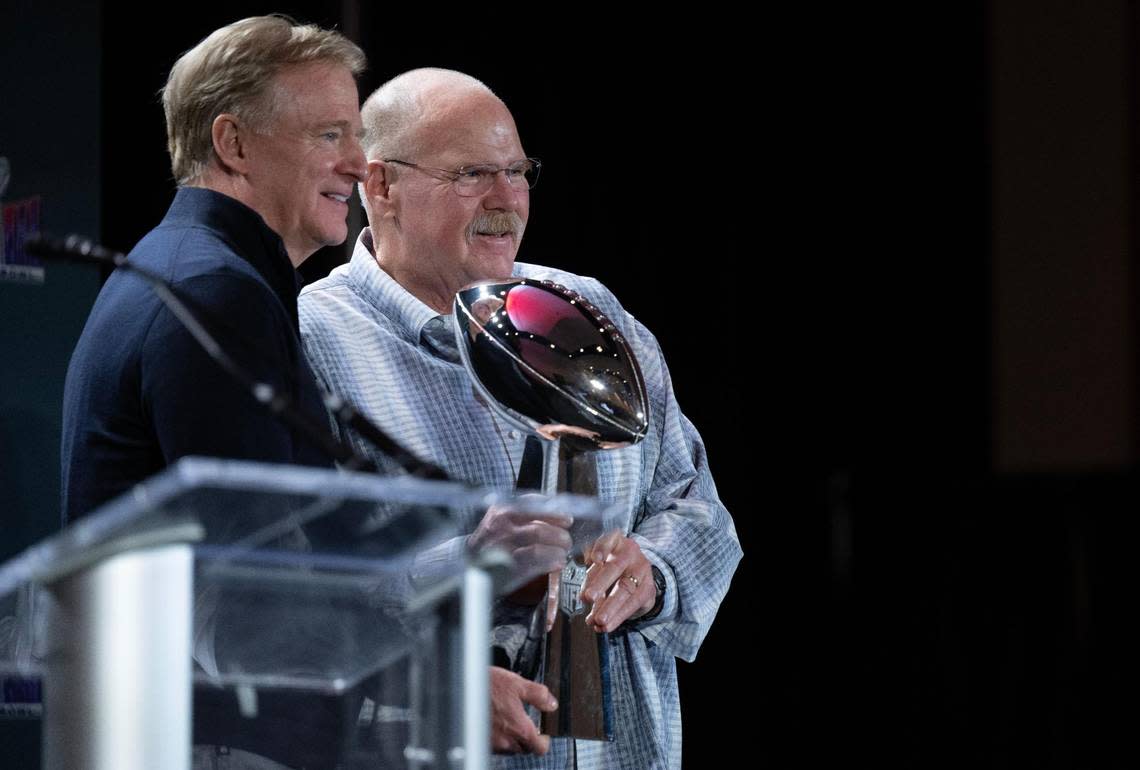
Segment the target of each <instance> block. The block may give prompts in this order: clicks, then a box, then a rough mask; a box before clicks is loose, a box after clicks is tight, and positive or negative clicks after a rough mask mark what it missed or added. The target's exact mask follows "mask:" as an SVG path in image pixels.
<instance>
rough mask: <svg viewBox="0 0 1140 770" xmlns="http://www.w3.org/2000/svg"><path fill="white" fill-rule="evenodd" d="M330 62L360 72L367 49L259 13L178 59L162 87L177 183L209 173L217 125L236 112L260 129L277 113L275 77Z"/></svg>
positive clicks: (323, 31) (335, 35)
mask: <svg viewBox="0 0 1140 770" xmlns="http://www.w3.org/2000/svg"><path fill="white" fill-rule="evenodd" d="M310 62H328V63H332V64H339V65H342V66H344V67H345V68H347V69H348V70H349V71H350V72H352V74H353V75H354V76H358V75H360V73H361V72H363V71H364V68H365V66H366V59H365V56H364V52H363V51H361V50H360V48H359V46H357V45H356V44H355V43H353V42H352V41H351V40H349V39H348V38H346V37H345V36H344V35H342V34H341V33H339V32H336V31H335V30H327V29H321V28H320V27H318V26H316V25H313V24H303V25H302V24H297V23H296V22H294V21H293V20H292V19H289V18H287V17H284V16H254V17H251V18H248V19H242V20H241V21H235V22H234V23H233V24H230V25H228V26H225V27H222V28H221V29H219V30H216V31H214V32H212V33H210V35H209V36H207V37H206V38H205V39H204V40H202V42H200V43H198V45H196V46H194V47H193V48H191V49H190V50H189V51H187V52H186V53H184V54H182V56H181V57H179V59H178V61H177V62H175V63H174V66H173V67H172V68H171V70H170V77H169V78H167V80H166V86H165V87H163V89H162V107H163V109H164V111H165V112H166V145H167V150H168V151H169V152H170V167H171V170H172V171H173V172H174V178H175V179H176V180H177V181H178V184H180V185H184V184H189V183H191V182H193V181H195V180H197V179H198V178H199V177H201V176H202V174H203V173H204V172H205V170H206V167H207V165H208V164H209V162H210V160H211V159H212V158H213V156H214V141H213V135H212V130H213V123H214V119H215V118H216V117H217V116H218V115H221V114H224V113H230V114H233V115H235V116H237V117H238V119H240V120H242V121H243V122H245V123H247V124H249V125H250V126H251V127H252V128H254V129H255V130H257V129H263V128H265V127H266V126H267V125H269V123H270V122H271V121H272V119H273V118H274V116H275V115H276V110H277V99H276V98H275V97H276V93H275V91H276V89H274V88H273V87H272V86H273V78H274V76H276V75H277V73H279V72H280V71H281V70H282V69H283V68H285V67H288V66H290V65H294V64H307V63H310Z"/></svg>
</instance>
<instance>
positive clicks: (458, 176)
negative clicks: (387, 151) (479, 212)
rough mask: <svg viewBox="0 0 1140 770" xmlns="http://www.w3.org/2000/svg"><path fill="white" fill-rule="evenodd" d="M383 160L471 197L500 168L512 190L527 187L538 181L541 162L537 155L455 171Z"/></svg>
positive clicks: (487, 187)
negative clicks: (423, 175) (447, 184)
mask: <svg viewBox="0 0 1140 770" xmlns="http://www.w3.org/2000/svg"><path fill="white" fill-rule="evenodd" d="M384 162H385V163H398V164H400V165H401V166H407V167H409V168H414V169H415V170H416V171H420V172H422V173H424V174H427V175H428V176H430V177H434V178H436V179H441V180H443V181H445V182H451V183H452V184H453V185H455V192H456V193H457V194H459V195H463V196H468V197H474V196H476V195H482V194H483V193H485V192H487V191H488V190H490V189H491V186H492V185H493V184H494V183H495V175H496V174H498V173H499V172H500V171H502V172H503V174H504V175H506V178H507V182H508V183H509V184H510V185H511V187H513V188H514V189H516V190H530V189H531V188H533V187H534V186H535V184H536V183H537V182H538V172H539V169H541V168H542V163H541V162H540V161H539V160H538V158H525V159H523V160H520V161H516V162H515V163H512V164H511V165H509V166H490V165H477V166H463V167H462V168H457V169H455V170H453V171H452V170H448V169H445V168H432V167H431V166H421V165H419V164H418V163H409V162H408V161H406V160H398V159H396V158H384Z"/></svg>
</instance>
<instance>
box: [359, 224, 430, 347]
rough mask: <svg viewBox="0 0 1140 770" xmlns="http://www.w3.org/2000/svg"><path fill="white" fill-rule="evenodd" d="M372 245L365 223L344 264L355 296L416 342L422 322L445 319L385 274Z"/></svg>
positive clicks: (369, 232) (370, 235) (422, 326)
mask: <svg viewBox="0 0 1140 770" xmlns="http://www.w3.org/2000/svg"><path fill="white" fill-rule="evenodd" d="M372 249H373V246H372V231H371V230H370V229H369V228H367V227H366V228H364V229H363V230H361V231H360V237H359V238H357V239H356V248H354V249H353V251H352V259H351V261H350V262H349V265H348V279H349V281H350V282H351V283H352V285H353V288H354V289H355V290H356V293H357V294H358V295H359V296H361V297H363V298H364V299H365V300H367V301H368V302H369V303H371V304H372V306H373V307H375V308H376V310H377V311H378V312H380V313H381V314H383V315H384V316H386V317H387V318H389V319H391V320H392V321H393V322H394V323H395V325H396V327H397V328H398V329H399V331H400V333H401V334H402V335H403V336H404V337H405V338H407V339H408V340H409V341H411V342H413V343H416V344H419V342H420V334H421V332H422V331H423V328H424V325H426V324H427V323H428V322H429V321H431V320H432V319H434V318H444V320H445V321H446V320H447V319H446V317H444V316H441V315H440V314H439V313H437V312H436V311H435V310H434V309H433V308H431V307H428V306H427V305H425V304H424V303H423V302H421V301H420V300H419V299H417V298H416V296H415V295H413V294H412V293H411V292H409V291H408V290H407V289H405V288H404V287H403V286H401V285H400V284H399V283H397V282H396V279H394V278H393V277H392V276H390V275H388V273H387V272H385V271H384V269H383V268H381V267H380V264H379V263H378V262H377V261H376V257H375V256H374V255H373V253H372Z"/></svg>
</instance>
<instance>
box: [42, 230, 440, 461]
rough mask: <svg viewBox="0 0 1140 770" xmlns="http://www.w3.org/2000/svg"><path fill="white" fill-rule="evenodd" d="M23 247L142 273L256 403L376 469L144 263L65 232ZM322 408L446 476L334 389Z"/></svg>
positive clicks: (341, 455)
mask: <svg viewBox="0 0 1140 770" xmlns="http://www.w3.org/2000/svg"><path fill="white" fill-rule="evenodd" d="M24 249H25V251H27V253H29V254H34V255H35V256H37V257H39V258H40V259H43V260H48V261H52V260H57V261H65V262H78V263H82V264H97V265H103V266H106V265H110V266H111V267H114V268H122V269H124V270H130V271H131V272H133V273H135V274H136V275H138V276H140V277H142V278H143V279H144V280H145V281H146V282H147V283H148V284H150V286H151V288H152V289H153V290H154V293H155V294H156V295H158V298H159V299H160V300H162V303H163V304H164V305H166V307H167V309H168V310H170V312H171V314H172V315H173V316H174V317H175V318H177V319H178V321H179V322H180V323H181V324H182V326H183V327H185V329H186V331H188V332H190V336H192V337H193V338H194V339H195V340H196V341H197V342H198V344H199V345H201V346H202V349H203V350H205V351H206V353H207V354H208V355H209V356H210V358H211V359H213V360H214V361H215V362H216V363H217V364H218V365H219V366H221V367H222V368H223V369H224V370H226V371H227V372H228V373H229V374H230V375H231V376H232V377H233V378H234V379H236V380H237V381H238V382H239V383H241V384H242V385H243V386H244V387H245V388H246V390H248V391H249V393H250V394H251V395H252V396H253V398H254V400H256V401H257V402H258V403H259V404H261V405H262V406H264V407H265V408H266V409H268V410H269V411H270V413H272V414H273V415H275V416H276V417H278V418H279V419H281V420H282V421H283V422H285V423H286V424H287V425H289V426H290V427H291V428H294V429H296V430H298V431H300V432H301V433H302V434H303V435H304V436H305V437H306V438H308V439H309V440H310V441H312V442H313V443H314V444H316V445H317V446H319V447H320V448H321V449H322V450H324V451H325V452H326V453H327V454H328V455H329V456H330V457H332V458H333V459H334V460H336V461H337V462H338V463H340V464H341V465H343V466H345V467H346V468H348V469H350V470H366V471H373V472H376V471H377V470H378V468H377V467H376V464H375V463H373V462H372V461H371V460H369V459H368V458H367V457H364V456H363V455H361V454H360V453H359V452H357V451H356V450H355V449H354V448H353V447H352V445H351V444H350V443H348V442H346V441H341V440H340V439H338V438H337V437H336V436H334V435H333V434H332V433H330V432H329V430H328V428H327V426H326V425H324V424H321V423H320V422H318V421H317V420H314V419H312V418H311V417H309V415H307V414H305V413H304V412H302V411H301V410H300V409H298V408H297V407H296V405H295V404H294V403H293V399H292V398H291V397H290V396H289V395H288V394H287V393H282V392H280V391H278V390H277V389H276V388H274V387H273V386H272V385H270V384H269V383H267V382H260V381H259V380H257V379H256V378H254V377H253V376H252V375H251V374H250V373H249V372H248V371H246V369H245V368H244V367H242V366H241V365H239V364H238V363H237V361H235V360H234V359H233V358H231V357H230V355H229V354H228V353H226V351H225V349H224V348H223V347H222V346H221V345H220V344H219V343H218V341H217V340H216V339H214V337H213V335H211V334H210V333H209V332H208V331H207V330H206V328H205V327H204V326H203V325H202V324H201V323H200V322H199V321H198V318H197V317H196V316H195V315H194V314H193V313H192V312H191V311H190V309H189V308H188V307H186V305H185V303H183V302H182V300H181V299H179V298H178V295H177V294H176V293H175V292H174V287H173V286H171V285H170V284H169V283H167V281H166V279H164V278H163V277H162V276H160V275H158V274H157V273H153V272H151V271H150V270H147V269H146V268H142V267H139V266H138V265H136V264H134V263H132V262H131V261H130V260H128V259H127V255H126V254H123V253H122V252H118V251H113V250H111V249H108V248H106V247H103V246H100V245H99V244H97V243H95V242H93V241H91V240H89V239H87V238H83V237H82V236H79V235H69V236H67V237H66V238H56V237H52V236H50V235H48V234H46V233H34V234H32V235H31V236H30V237H29V238H28V239H27V241H25V243H24ZM322 398H323V400H324V404H325V407H326V408H327V409H328V410H329V411H330V412H331V413H332V414H333V416H334V417H335V418H336V420H337V422H338V423H339V424H340V425H341V426H342V427H345V428H348V429H352V430H355V431H356V432H357V433H359V434H360V435H361V436H363V437H364V438H365V440H367V441H368V442H369V443H371V444H372V445H373V446H375V447H376V448H377V449H379V450H380V451H381V452H383V453H384V454H386V455H388V456H389V457H391V458H392V459H393V460H395V461H396V463H397V464H398V465H399V466H400V467H401V468H403V469H404V470H405V471H407V472H408V473H410V474H411V475H413V476H418V477H420V478H428V479H437V480H440V481H447V480H449V477H448V475H447V473H445V472H444V470H443V469H442V468H440V467H439V466H437V465H434V464H432V463H429V462H427V461H425V460H421V459H420V458H418V457H416V456H415V455H414V454H412V453H411V452H410V451H408V450H407V449H405V448H404V447H402V446H400V445H399V444H398V443H397V442H396V441H395V440H394V439H393V438H391V437H390V436H389V435H388V434H386V433H384V431H382V430H381V429H380V428H379V427H378V426H377V425H375V424H374V423H373V422H371V421H370V420H368V419H367V418H366V417H364V416H363V415H362V414H360V412H359V411H357V410H356V409H355V408H353V407H352V406H351V405H350V404H349V403H348V402H347V401H345V400H344V399H343V398H341V397H340V396H337V395H336V394H333V393H323V392H322Z"/></svg>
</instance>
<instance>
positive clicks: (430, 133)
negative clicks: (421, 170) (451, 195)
mask: <svg viewBox="0 0 1140 770" xmlns="http://www.w3.org/2000/svg"><path fill="white" fill-rule="evenodd" d="M425 107H426V109H425V110H424V113H423V120H422V122H421V124H420V128H419V130H418V132H417V136H416V144H417V145H418V148H419V151H420V154H421V157H422V158H423V160H421V162H424V163H427V162H434V163H439V164H441V165H445V166H450V165H466V164H471V163H497V164H507V163H510V162H512V161H515V160H520V159H522V158H524V157H526V155H525V153H524V152H523V147H522V140H521V139H519V134H518V128H517V127H516V126H515V120H514V118H513V117H512V116H511V112H510V110H508V109H507V107H506V105H505V104H503V103H502V102H501V101H500V100H499V99H498V98H496V97H495V96H493V95H491V94H487V93H472V94H467V95H465V96H463V97H457V98H453V99H448V100H438V101H435V102H434V103H429V104H428V105H425Z"/></svg>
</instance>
